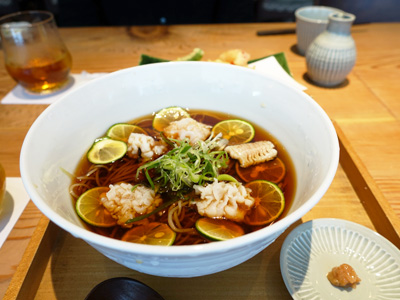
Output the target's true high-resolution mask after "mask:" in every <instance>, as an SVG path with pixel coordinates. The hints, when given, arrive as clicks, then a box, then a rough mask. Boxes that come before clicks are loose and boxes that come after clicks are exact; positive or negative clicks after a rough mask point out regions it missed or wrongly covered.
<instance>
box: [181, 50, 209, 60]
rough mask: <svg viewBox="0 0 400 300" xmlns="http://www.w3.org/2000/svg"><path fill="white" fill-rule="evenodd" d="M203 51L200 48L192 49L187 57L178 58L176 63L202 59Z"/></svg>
mask: <svg viewBox="0 0 400 300" xmlns="http://www.w3.org/2000/svg"><path fill="white" fill-rule="evenodd" d="M203 55H204V51H203V50H202V49H200V48H194V49H193V51H192V52H190V53H189V54H188V55H185V56H182V57H178V58H177V59H176V60H177V61H198V60H201V59H202V58H203Z"/></svg>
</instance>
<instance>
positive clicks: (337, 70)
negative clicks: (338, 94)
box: [306, 13, 357, 87]
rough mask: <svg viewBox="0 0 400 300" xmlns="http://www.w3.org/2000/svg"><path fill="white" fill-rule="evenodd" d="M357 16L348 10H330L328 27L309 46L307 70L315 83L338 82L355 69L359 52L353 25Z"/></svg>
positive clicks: (331, 84)
mask: <svg viewBox="0 0 400 300" xmlns="http://www.w3.org/2000/svg"><path fill="white" fill-rule="evenodd" d="M354 20H355V16H354V15H352V14H349V13H333V14H331V15H330V16H329V23H328V27H327V29H326V30H325V31H324V32H323V33H321V34H320V35H319V36H318V37H317V38H316V39H315V40H314V41H313V42H312V43H311V45H310V47H309V48H308V49H307V51H306V63H307V74H308V76H309V77H310V79H311V80H312V81H314V82H315V83H316V84H318V85H321V86H327V87H329V86H335V85H338V84H340V83H342V82H343V81H344V80H345V79H346V77H347V75H348V74H349V73H350V71H351V70H352V69H353V67H354V64H355V62H356V55H357V54H356V46H355V43H354V40H353V38H352V36H351V34H350V29H351V25H352V24H353V22H354Z"/></svg>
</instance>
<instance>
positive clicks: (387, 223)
mask: <svg viewBox="0 0 400 300" xmlns="http://www.w3.org/2000/svg"><path fill="white" fill-rule="evenodd" d="M335 128H336V132H337V134H338V136H339V145H340V164H341V165H342V166H343V169H344V171H345V172H346V174H347V176H348V177H349V180H350V182H351V184H352V186H353V188H354V190H355V191H356V193H357V195H358V197H359V198H360V199H361V203H362V204H363V206H364V209H365V210H366V211H367V213H368V215H369V216H370V219H371V221H372V223H373V224H374V226H375V228H376V230H377V231H378V232H379V233H380V234H381V235H383V236H384V237H386V238H387V239H388V240H389V241H391V242H392V243H393V244H394V245H396V246H397V247H398V248H399V249H400V219H399V218H398V217H397V215H396V214H395V212H394V210H393V209H392V207H391V206H390V204H389V203H388V201H387V199H386V198H385V197H384V196H383V194H382V192H381V191H380V190H379V189H378V187H377V186H376V184H375V182H374V180H373V178H372V177H371V175H370V174H369V172H368V170H367V169H366V167H365V166H364V164H363V163H362V161H361V160H360V158H359V157H358V155H357V153H356V152H355V151H354V149H353V148H352V147H351V145H350V142H349V141H348V140H347V138H346V136H345V134H344V133H343V131H342V130H341V129H340V127H339V126H338V125H337V124H335Z"/></svg>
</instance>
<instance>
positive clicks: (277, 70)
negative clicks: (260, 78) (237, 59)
mask: <svg viewBox="0 0 400 300" xmlns="http://www.w3.org/2000/svg"><path fill="white" fill-rule="evenodd" d="M249 67H250V68H254V70H256V71H257V72H259V73H261V74H265V75H269V76H272V77H274V78H276V79H278V80H280V81H282V82H286V83H287V84H289V85H291V86H293V87H295V88H296V89H300V90H302V91H304V90H306V89H307V88H306V87H305V86H303V85H301V84H300V83H298V82H297V81H296V80H294V79H293V77H291V76H290V75H289V74H288V73H287V72H286V71H285V70H284V69H283V68H282V66H281V65H280V64H279V63H278V61H277V60H276V58H275V57H274V56H270V57H267V58H264V59H261V60H259V61H256V62H254V63H252V64H249Z"/></svg>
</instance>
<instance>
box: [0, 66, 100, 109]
mask: <svg viewBox="0 0 400 300" xmlns="http://www.w3.org/2000/svg"><path fill="white" fill-rule="evenodd" d="M104 74H107V73H88V72H86V71H83V72H82V73H81V74H71V80H70V83H69V84H68V85H67V86H66V87H65V88H64V89H62V90H60V91H57V92H55V93H53V94H49V95H33V94H29V93H27V92H26V91H25V90H24V89H23V88H22V86H21V85H19V84H18V85H16V86H15V88H13V89H12V90H11V92H9V93H8V94H7V95H6V96H5V97H4V98H3V100H2V101H1V103H2V104H51V103H53V102H54V101H56V100H57V99H59V98H60V96H62V95H63V94H65V92H67V91H70V90H72V89H74V88H77V87H78V86H80V85H82V84H85V83H87V82H89V81H90V80H92V79H94V78H98V77H101V76H103V75H104Z"/></svg>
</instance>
